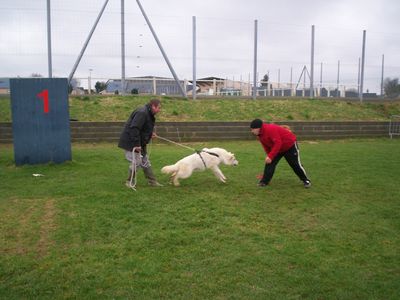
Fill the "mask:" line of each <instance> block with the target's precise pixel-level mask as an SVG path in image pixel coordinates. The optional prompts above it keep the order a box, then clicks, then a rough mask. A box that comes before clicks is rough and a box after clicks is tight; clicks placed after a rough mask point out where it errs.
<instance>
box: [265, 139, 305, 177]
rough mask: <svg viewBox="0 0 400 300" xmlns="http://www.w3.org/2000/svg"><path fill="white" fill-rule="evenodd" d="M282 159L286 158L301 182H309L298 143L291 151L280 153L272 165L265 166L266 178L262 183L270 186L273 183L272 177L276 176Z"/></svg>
mask: <svg viewBox="0 0 400 300" xmlns="http://www.w3.org/2000/svg"><path fill="white" fill-rule="evenodd" d="M282 157H285V159H286V161H287V162H288V164H289V166H290V167H291V168H292V169H293V171H294V172H295V173H296V175H297V176H298V177H299V178H300V180H301V181H303V182H305V181H306V180H309V179H308V178H307V175H306V171H305V170H304V168H303V166H302V165H301V162H300V151H299V148H298V146H297V142H296V143H294V145H293V146H292V147H291V148H290V149H289V150H287V151H286V152H284V153H279V154H278V155H277V156H275V158H274V159H273V161H272V162H271V163H270V164H265V168H264V176H263V178H262V179H261V181H260V182H264V183H265V184H268V183H269V182H270V181H271V179H272V176H274V172H275V168H276V166H277V165H278V163H279V161H280V160H281V158H282Z"/></svg>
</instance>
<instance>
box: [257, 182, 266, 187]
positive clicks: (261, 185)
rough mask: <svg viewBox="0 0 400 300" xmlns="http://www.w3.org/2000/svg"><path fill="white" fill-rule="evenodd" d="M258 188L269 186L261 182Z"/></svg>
mask: <svg viewBox="0 0 400 300" xmlns="http://www.w3.org/2000/svg"><path fill="white" fill-rule="evenodd" d="M257 186H258V187H265V186H267V184H266V183H265V182H262V181H260V182H259V183H258V184H257Z"/></svg>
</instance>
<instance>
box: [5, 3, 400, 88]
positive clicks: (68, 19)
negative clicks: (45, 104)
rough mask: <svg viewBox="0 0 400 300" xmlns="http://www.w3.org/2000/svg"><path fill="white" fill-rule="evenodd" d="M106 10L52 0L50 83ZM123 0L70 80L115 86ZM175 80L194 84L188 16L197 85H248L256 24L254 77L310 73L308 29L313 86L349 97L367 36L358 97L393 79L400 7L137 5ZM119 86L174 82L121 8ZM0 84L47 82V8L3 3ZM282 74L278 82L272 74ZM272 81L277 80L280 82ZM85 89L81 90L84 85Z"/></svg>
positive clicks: (138, 22)
mask: <svg viewBox="0 0 400 300" xmlns="http://www.w3.org/2000/svg"><path fill="white" fill-rule="evenodd" d="M104 2H105V1H104V0H79V1H78V0H69V1H64V0H51V6H52V52H53V76H56V77H68V75H69V73H70V72H71V70H72V67H73V65H74V63H75V61H76V59H77V56H78V54H79V52H80V50H81V48H82V46H83V43H84V41H85V40H86V38H87V36H88V34H89V32H90V29H91V28H92V26H93V24H94V21H95V19H96V17H97V15H98V13H99V11H100V9H101V7H102V5H103V4H104ZM120 3H121V1H120V0H109V3H108V5H107V7H106V10H105V12H104V15H103V16H102V19H101V20H100V23H99V25H98V27H97V28H96V31H95V33H94V35H93V38H92V40H91V41H90V43H89V46H88V48H87V50H86V52H85V55H84V57H83V59H82V61H81V63H80V65H79V67H78V69H77V71H76V73H75V77H77V78H87V76H88V74H89V69H92V71H91V73H92V77H94V78H98V79H99V80H100V79H101V78H104V79H107V78H119V77H120V76H121V58H120V54H121V50H120ZM141 4H142V6H143V8H144V9H145V11H146V13H147V15H148V17H149V19H150V22H151V23H152V25H153V27H154V29H155V31H156V33H157V35H158V37H159V39H160V41H161V43H162V45H163V47H164V49H165V51H166V53H167V55H168V57H169V59H170V61H171V64H172V66H173V67H174V69H175V71H176V73H177V75H178V77H179V78H180V79H185V78H186V79H191V78H192V74H193V73H192V72H193V71H192V16H196V19H197V78H201V77H208V76H216V77H221V78H229V79H235V80H238V79H240V78H242V80H245V81H247V80H248V79H249V75H250V74H251V75H250V76H251V80H252V72H253V51H254V20H256V19H257V20H258V73H259V77H261V78H262V77H263V75H264V74H266V73H267V72H269V75H270V79H271V80H272V81H278V79H279V80H280V82H282V83H283V82H290V74H291V69H292V70H293V72H292V82H293V83H297V82H298V80H299V77H300V74H301V71H302V69H303V67H304V66H307V68H308V70H310V60H311V58H310V57H311V25H315V67H314V79H315V85H318V84H319V82H320V76H321V63H322V81H323V84H324V85H331V86H336V81H337V74H338V61H340V72H339V81H340V84H343V85H346V86H348V87H354V88H356V85H357V78H358V60H359V58H360V57H361V50H362V32H363V30H366V31H367V38H366V60H365V83H364V91H366V90H367V89H368V90H369V91H372V92H378V93H379V92H380V83H381V67H382V54H384V55H385V72H384V73H385V77H391V78H398V77H399V76H400V26H399V25H400V18H399V12H400V1H399V0H335V1H327V0H319V1H317V0H302V1H297V0H280V1H269V0H246V1H244V0H185V1H178V0H163V1H159V0H141ZM125 11H126V15H125V25H126V32H125V34H126V76H127V77H131V76H146V75H154V76H164V77H172V76H171V73H170V71H169V69H168V67H167V65H166V63H165V62H164V60H163V58H162V55H161V52H160V50H159V49H158V47H157V44H156V43H155V41H154V39H153V37H152V35H151V32H150V30H149V28H148V26H147V25H146V22H145V20H144V18H143V16H142V14H141V12H140V10H139V8H138V5H137V3H136V1H135V0H125ZM0 28H1V30H0V77H14V76H30V75H31V74H32V73H40V74H42V75H44V76H47V75H48V71H47V69H48V67H47V29H46V0H40V1H39V0H1V1H0ZM279 72H280V73H279ZM278 74H280V77H279V78H278ZM82 81H84V80H83V79H82Z"/></svg>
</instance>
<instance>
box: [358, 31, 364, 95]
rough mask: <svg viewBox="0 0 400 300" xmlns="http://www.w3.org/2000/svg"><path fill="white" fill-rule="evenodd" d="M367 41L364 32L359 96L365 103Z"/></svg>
mask: <svg viewBox="0 0 400 300" xmlns="http://www.w3.org/2000/svg"><path fill="white" fill-rule="evenodd" d="M365 39H366V31H365V30H363V43H362V55H361V78H360V94H359V97H360V101H361V102H363V89H364V63H365Z"/></svg>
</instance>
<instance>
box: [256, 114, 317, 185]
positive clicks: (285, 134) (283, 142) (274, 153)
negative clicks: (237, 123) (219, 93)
mask: <svg viewBox="0 0 400 300" xmlns="http://www.w3.org/2000/svg"><path fill="white" fill-rule="evenodd" d="M250 128H251V133H253V134H254V135H255V136H257V139H258V140H259V141H260V143H261V145H262V146H263V148H264V150H265V152H266V153H267V156H266V158H265V168H264V174H263V177H262V178H261V180H260V182H259V183H258V186H260V187H263V186H266V185H268V183H269V182H270V181H271V179H272V176H274V172H275V168H276V165H277V164H278V162H279V160H280V159H281V158H282V157H285V159H286V161H287V162H288V164H289V165H290V167H291V168H292V169H293V171H294V172H295V173H296V175H297V176H298V177H299V178H300V180H301V181H302V182H303V184H304V187H306V188H309V187H311V181H310V180H309V179H308V178H307V175H306V171H305V170H304V168H303V166H302V165H301V162H300V153H299V148H298V146H297V141H296V136H295V135H294V134H293V133H292V132H291V131H290V130H288V129H286V128H284V127H282V126H278V125H276V124H266V123H263V121H261V120H260V119H255V120H253V121H252V122H251V123H250Z"/></svg>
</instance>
